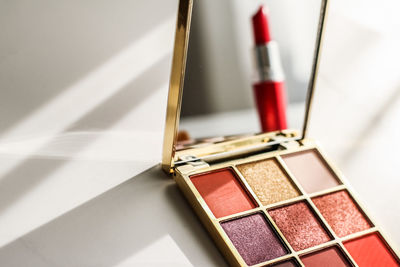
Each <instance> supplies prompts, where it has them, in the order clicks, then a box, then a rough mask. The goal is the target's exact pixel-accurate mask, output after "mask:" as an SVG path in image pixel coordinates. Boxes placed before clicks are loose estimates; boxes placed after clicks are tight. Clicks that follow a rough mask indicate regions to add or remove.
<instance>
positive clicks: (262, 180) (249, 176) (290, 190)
mask: <svg viewBox="0 0 400 267" xmlns="http://www.w3.org/2000/svg"><path fill="white" fill-rule="evenodd" d="M237 168H238V169H239V171H240V172H241V173H242V175H243V177H244V178H245V179H246V181H247V183H248V184H249V185H250V187H251V189H252V190H253V191H254V193H255V194H256V195H257V197H258V198H259V199H260V201H261V203H262V204H263V205H269V204H272V203H276V202H279V201H283V200H287V199H291V198H294V197H297V196H299V195H300V194H299V191H298V190H297V189H296V187H295V186H294V184H293V183H292V182H291V181H290V180H289V179H290V178H288V177H287V176H286V174H285V173H284V172H283V170H282V168H281V166H280V165H279V163H278V161H277V160H276V159H267V160H263V161H257V162H250V163H246V164H242V165H238V166H237Z"/></svg>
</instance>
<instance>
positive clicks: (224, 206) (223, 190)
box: [190, 168, 256, 218]
mask: <svg viewBox="0 0 400 267" xmlns="http://www.w3.org/2000/svg"><path fill="white" fill-rule="evenodd" d="M190 180H191V181H192V183H193V185H194V186H195V187H196V189H197V191H199V193H200V195H201V196H202V197H203V199H204V201H205V202H206V203H207V205H208V207H209V208H210V210H211V211H212V213H213V214H214V216H215V217H216V218H221V217H224V216H228V215H231V214H235V213H239V212H242V211H246V210H250V209H253V208H255V207H256V205H255V203H254V201H253V200H252V199H251V198H250V196H249V195H248V194H247V192H246V191H245V190H244V189H243V187H242V185H241V184H240V182H239V181H238V178H237V177H236V175H235V173H234V172H233V170H232V169H230V168H227V169H221V170H217V171H213V172H208V173H203V174H198V175H193V176H190Z"/></svg>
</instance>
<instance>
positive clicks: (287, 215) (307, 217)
mask: <svg viewBox="0 0 400 267" xmlns="http://www.w3.org/2000/svg"><path fill="white" fill-rule="evenodd" d="M269 214H270V215H271V217H272V218H273V220H274V221H275V223H276V225H277V226H278V228H279V229H280V230H281V232H282V233H283V235H284V236H285V238H286V240H287V241H288V242H289V244H290V245H291V246H292V247H293V249H294V250H296V251H299V250H303V249H306V248H309V247H313V246H316V245H319V244H322V243H324V242H327V241H329V240H330V239H331V238H330V237H329V235H328V234H327V232H326V231H325V229H324V228H323V226H322V225H321V224H320V222H319V221H318V219H317V218H316V217H315V215H314V214H313V213H312V211H311V210H310V208H309V207H308V205H307V204H306V203H305V202H298V203H295V204H292V205H289V206H284V207H282V208H277V209H273V210H270V211H269Z"/></svg>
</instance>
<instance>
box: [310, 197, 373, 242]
mask: <svg viewBox="0 0 400 267" xmlns="http://www.w3.org/2000/svg"><path fill="white" fill-rule="evenodd" d="M313 202H314V204H315V205H316V206H317V208H318V209H319V210H320V212H321V214H322V215H323V216H324V218H325V220H326V221H327V222H328V223H329V225H330V226H331V227H332V229H333V231H334V232H335V233H336V235H337V236H339V237H344V236H347V235H350V234H353V233H356V232H360V231H363V230H366V229H369V228H370V227H371V225H370V223H369V222H368V220H367V219H366V218H365V216H364V215H363V214H362V213H361V211H360V209H359V208H358V206H357V205H356V203H354V201H353V199H352V198H351V197H350V195H349V193H348V192H347V191H339V192H335V193H331V194H327V195H323V196H320V197H316V198H313Z"/></svg>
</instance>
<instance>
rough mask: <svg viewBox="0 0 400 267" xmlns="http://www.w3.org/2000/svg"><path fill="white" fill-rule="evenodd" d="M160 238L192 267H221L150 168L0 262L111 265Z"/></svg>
mask: <svg viewBox="0 0 400 267" xmlns="http://www.w3.org/2000/svg"><path fill="white" fill-rule="evenodd" d="M49 201H51V200H49ZM23 219H24V220H28V219H29V218H23ZM163 236H169V237H171V238H172V239H173V241H174V242H175V243H176V245H177V246H178V247H179V249H180V250H181V252H182V253H183V254H184V255H185V256H186V258H187V259H188V260H189V261H190V263H191V264H192V265H194V266H210V265H211V266H213V265H214V266H226V263H225V261H224V260H223V258H222V256H221V255H220V253H219V252H218V250H217V248H216V247H215V245H214V244H213V242H212V240H211V239H210V238H209V236H208V234H207V232H206V231H205V229H204V228H203V227H202V225H201V224H200V222H199V221H198V219H197V217H196V215H195V214H194V212H193V211H192V210H191V208H190V206H189V205H188V204H187V203H186V201H185V199H184V198H183V195H181V193H180V191H179V189H178V188H177V186H176V185H175V183H174V182H173V181H172V180H171V179H169V178H168V177H167V176H166V175H164V174H163V173H162V171H161V168H160V166H155V167H152V168H150V169H148V170H147V171H145V172H143V173H141V174H139V175H138V176H136V177H134V178H132V179H130V180H128V181H127V182H125V183H123V184H121V185H119V186H117V187H115V188H113V189H111V190H109V191H107V192H106V193H104V194H102V195H100V196H98V197H96V198H95V199H93V200H91V201H89V202H87V203H85V204H84V205H82V206H79V207H77V208H76V209H74V210H72V211H70V212H68V213H66V214H65V215H62V216H61V217H59V218H57V219H55V220H53V221H51V222H49V223H47V224H45V225H43V226H42V227H40V228H38V229H36V230H34V231H32V232H30V233H28V234H26V235H25V236H23V237H21V238H19V239H17V240H15V241H14V242H12V243H10V244H8V245H6V246H5V247H3V248H1V249H0V262H2V264H5V265H6V266H113V265H116V264H118V263H121V262H123V261H124V260H126V259H129V258H130V257H132V256H133V255H135V253H137V252H138V251H140V250H142V249H144V248H146V247H148V246H151V245H152V243H154V242H156V241H157V240H159V239H161V238H162V237H163ZM154 252H157V251H154ZM154 257H157V255H154ZM144 264H145V263H144Z"/></svg>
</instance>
